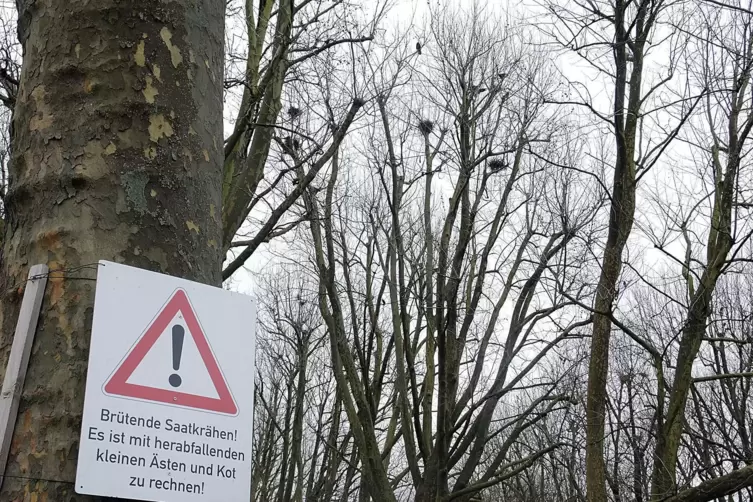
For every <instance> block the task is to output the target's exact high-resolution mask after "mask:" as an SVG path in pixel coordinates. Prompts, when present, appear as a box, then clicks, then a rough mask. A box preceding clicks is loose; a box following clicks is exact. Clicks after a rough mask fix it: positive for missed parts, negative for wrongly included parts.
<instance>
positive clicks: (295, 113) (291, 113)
mask: <svg viewBox="0 0 753 502" xmlns="http://www.w3.org/2000/svg"><path fill="white" fill-rule="evenodd" d="M301 115H303V110H301V109H300V108H298V107H295V106H291V107H290V108H288V117H290V118H291V119H292V120H295V119H297V118H298V117H300V116H301Z"/></svg>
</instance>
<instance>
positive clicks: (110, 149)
mask: <svg viewBox="0 0 753 502" xmlns="http://www.w3.org/2000/svg"><path fill="white" fill-rule="evenodd" d="M117 151H118V147H116V146H115V143H113V142H112V141H111V142H110V144H109V145H107V148H105V155H112V154H114V153H115V152H117Z"/></svg>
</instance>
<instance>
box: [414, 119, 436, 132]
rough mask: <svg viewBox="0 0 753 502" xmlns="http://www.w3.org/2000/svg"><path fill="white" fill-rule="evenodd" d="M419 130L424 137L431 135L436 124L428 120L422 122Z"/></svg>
mask: <svg viewBox="0 0 753 502" xmlns="http://www.w3.org/2000/svg"><path fill="white" fill-rule="evenodd" d="M418 130H419V131H421V134H423V135H427V134H431V132H432V131H433V130H434V122H432V121H431V120H428V119H424V120H421V121H419V122H418Z"/></svg>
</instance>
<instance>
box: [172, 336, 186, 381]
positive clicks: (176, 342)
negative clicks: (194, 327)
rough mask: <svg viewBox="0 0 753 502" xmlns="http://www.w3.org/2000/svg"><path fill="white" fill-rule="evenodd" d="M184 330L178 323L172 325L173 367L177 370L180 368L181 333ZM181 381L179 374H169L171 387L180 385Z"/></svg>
mask: <svg viewBox="0 0 753 502" xmlns="http://www.w3.org/2000/svg"><path fill="white" fill-rule="evenodd" d="M184 333H185V330H184V329H183V326H181V325H180V324H176V325H175V326H173V369H174V370H175V371H178V370H179V369H180V355H181V354H182V353H183V335H184ZM181 383H183V380H181V378H180V375H178V374H177V373H173V374H172V375H170V385H172V386H173V387H180V384H181Z"/></svg>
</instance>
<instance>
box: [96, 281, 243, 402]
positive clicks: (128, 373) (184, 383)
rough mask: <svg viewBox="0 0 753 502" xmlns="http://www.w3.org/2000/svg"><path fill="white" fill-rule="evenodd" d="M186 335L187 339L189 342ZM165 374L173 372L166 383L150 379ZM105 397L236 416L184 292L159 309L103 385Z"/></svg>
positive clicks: (230, 396) (224, 383)
mask: <svg viewBox="0 0 753 502" xmlns="http://www.w3.org/2000/svg"><path fill="white" fill-rule="evenodd" d="M186 332H188V333H189V335H190V336H189V337H188V339H187V340H186V336H185V335H186ZM158 342H159V343H158ZM184 345H185V346H186V350H185V351H184V350H183V349H184ZM191 348H193V350H191ZM147 355H149V357H148V358H147ZM168 361H171V362H172V366H170V365H169V364H168ZM181 362H183V372H182V373H183V376H181V372H180V368H181ZM168 368H172V371H173V372H170V375H169V377H168V378H162V379H160V378H154V377H155V376H156V375H160V374H162V373H165V372H166V370H167V369H168ZM168 372H169V371H168ZM207 383H209V384H210V385H207ZM105 392H106V393H107V394H111V395H115V396H122V397H131V398H134V399H144V400H146V401H154V402H157V403H164V404H169V405H174V406H184V407H186V408H193V409H196V410H204V411H215V412H218V413H228V414H230V415H235V414H236V413H237V412H238V409H237V407H236V406H235V402H234V401H233V397H232V395H231V394H230V390H229V389H228V386H227V383H226V382H225V378H224V377H223V375H222V372H221V370H220V368H219V366H218V365H217V360H216V359H215V357H214V354H213V353H212V349H211V348H210V346H209V342H207V339H206V336H205V335H204V331H203V330H202V329H201V325H200V324H199V321H198V319H197V318H196V314H195V313H194V311H193V308H192V307H191V304H190V302H189V300H188V296H187V295H186V292H185V290H183V289H178V290H177V291H176V292H175V293H174V294H173V296H172V298H170V300H169V301H168V302H167V304H166V305H165V306H164V307H162V309H161V310H160V312H159V314H157V317H156V318H155V319H154V321H152V323H151V325H150V326H149V328H147V330H146V332H145V333H144V335H143V336H142V337H141V339H140V340H139V341H138V342H136V345H135V346H134V347H133V349H132V350H131V352H130V353H129V354H128V356H126V358H125V359H124V360H123V362H122V363H121V364H120V366H118V369H117V370H116V371H115V373H114V374H113V375H112V377H111V378H110V380H109V381H108V382H107V384H106V385H105Z"/></svg>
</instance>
